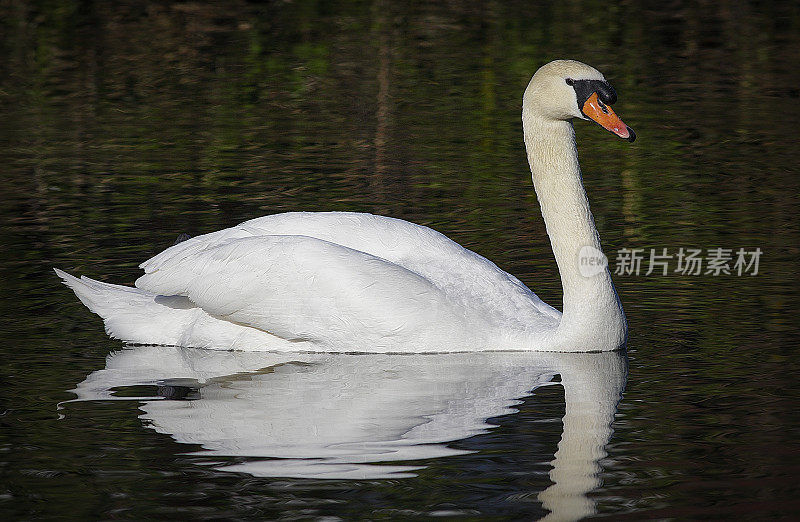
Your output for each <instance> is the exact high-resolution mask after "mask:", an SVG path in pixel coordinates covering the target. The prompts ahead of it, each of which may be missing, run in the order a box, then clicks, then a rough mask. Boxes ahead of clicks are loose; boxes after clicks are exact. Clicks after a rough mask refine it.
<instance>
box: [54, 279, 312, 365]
mask: <svg viewBox="0 0 800 522" xmlns="http://www.w3.org/2000/svg"><path fill="white" fill-rule="evenodd" d="M53 270H55V272H56V274H57V275H58V277H60V278H61V279H63V280H64V284H65V285H67V286H68V287H70V288H72V290H73V291H74V292H75V295H77V296H78V299H80V300H81V302H82V303H83V304H85V305H86V307H87V308H88V309H89V310H91V311H92V312H94V313H96V314H97V315H99V316H100V317H102V318H103V322H104V323H105V325H106V332H107V333H108V335H110V336H111V337H113V338H115V339H120V340H123V341H127V342H129V343H138V344H162V345H169V346H193V347H196V348H212V349H217V350H283V351H285V350H302V349H305V348H306V347H305V346H301V345H300V344H298V343H293V342H290V341H286V340H285V339H281V338H279V337H275V336H274V335H272V334H270V333H268V332H265V331H263V330H258V329H255V328H249V327H246V326H243V325H239V324H236V323H232V322H230V321H225V320H221V319H218V318H216V317H212V316H210V315H208V314H207V313H205V312H204V311H203V310H202V309H201V308H200V307H198V306H197V305H196V304H194V303H193V302H192V301H190V300H189V299H188V298H186V297H183V296H180V295H156V294H153V293H151V292H147V291H145V290H142V289H141V288H133V287H130V286H121V285H112V284H109V283H102V282H100V281H95V280H94V279H89V278H88V277H86V276H82V277H81V278H80V279H78V278H77V277H74V276H71V275H69V274H68V273H66V272H64V271H63V270H59V269H58V268H54V269H53Z"/></svg>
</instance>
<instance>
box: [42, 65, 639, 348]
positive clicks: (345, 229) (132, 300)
mask: <svg viewBox="0 0 800 522" xmlns="http://www.w3.org/2000/svg"><path fill="white" fill-rule="evenodd" d="M565 78H587V79H590V80H593V81H597V80H598V78H600V79H602V75H601V74H600V73H599V72H597V71H596V70H594V69H592V68H591V67H589V66H587V65H584V64H581V63H579V62H571V61H557V62H551V63H550V64H548V65H546V66H544V67H542V68H541V69H540V70H539V71H538V72H537V73H536V75H534V77H533V79H532V80H531V83H530V85H529V86H528V89H527V90H526V94H525V98H524V102H523V127H524V131H525V141H526V146H527V149H528V156H529V161H530V164H531V169H532V171H533V180H534V185H535V187H536V190H537V194H538V195H539V198H540V201H541V203H542V213H543V215H544V218H545V222H546V224H547V230H548V234H549V235H550V238H551V243H552V245H553V249H554V252H555V255H556V261H557V263H558V265H559V271H560V273H561V277H562V282H563V284H564V316H563V317H562V314H561V313H560V312H559V311H557V310H556V309H554V308H553V307H551V306H549V305H547V304H546V303H544V302H543V301H542V300H541V299H539V298H538V297H537V296H536V295H535V294H534V293H533V292H531V291H530V290H529V289H528V288H527V287H526V286H525V285H523V284H522V283H521V282H520V281H519V280H518V279H517V278H515V277H514V276H512V275H510V274H508V273H506V272H504V271H502V270H500V269H499V268H498V267H497V266H496V265H495V264H494V263H492V262H490V261H488V260H487V259H485V258H483V257H481V256H480V255H478V254H476V253H474V252H472V251H470V250H467V249H465V248H463V247H461V246H460V245H458V244H457V243H455V242H453V241H451V240H450V239H448V238H447V237H445V236H444V235H442V234H440V233H438V232H436V231H434V230H432V229H430V228H427V227H424V226H420V225H416V224H413V223H409V222H407V221H402V220H399V219H393V218H389V217H382V216H374V215H371V214H358V213H343V212H322V213H307V212H300V213H287V214H277V215H272V216H266V217H262V218H258V219H254V220H251V221H247V222H245V223H242V224H241V225H238V226H236V227H232V228H228V229H225V230H221V231H218V232H213V233H210V234H206V235H202V236H198V237H195V238H191V239H189V240H187V241H184V242H182V243H179V244H177V245H175V246H173V247H171V248H168V249H167V250H165V251H164V252H162V253H160V254H158V255H157V256H155V257H153V258H152V259H150V260H148V261H146V262H144V263H142V265H141V268H143V269H144V271H145V275H143V276H142V277H140V278H139V279H138V280H137V281H136V288H129V287H123V286H117V285H110V284H106V283H99V282H97V281H93V280H91V279H88V278H85V277H83V278H81V279H77V278H75V277H73V276H70V275H69V274H66V273H64V272H62V271H60V270H56V272H57V273H58V275H59V276H60V277H62V278H63V280H64V282H65V283H66V284H67V285H68V286H70V287H71V288H72V289H73V290H74V291H75V293H76V294H77V295H78V297H79V298H80V299H81V301H82V302H83V303H84V304H85V305H86V306H87V307H88V308H89V309H90V310H92V311H93V312H95V313H97V314H99V315H100V316H101V317H103V319H104V321H105V324H106V331H107V332H108V333H109V334H110V335H111V336H113V337H116V338H119V339H122V340H125V341H130V342H134V343H147V344H165V345H180V346H193V347H202V348H214V349H240V350H277V351H297V350H308V351H345V352H440V351H477V350H545V351H593V350H613V349H615V348H618V347H619V346H620V344H621V343H623V342H624V339H625V330H626V329H625V319H624V315H623V314H622V308H621V306H620V305H619V300H618V298H617V295H616V292H615V290H614V287H613V284H612V283H611V279H610V275H609V273H608V270H607V269H606V270H603V271H601V272H600V273H598V274H592V275H591V276H586V277H585V276H584V275H582V274H580V273H579V267H578V257H577V256H578V252H579V250H580V248H582V247H585V246H590V247H592V248H595V249H598V250H599V248H600V243H599V237H598V235H597V231H596V229H595V227H594V221H593V219H592V216H591V212H590V211H589V206H588V200H587V199H586V194H585V192H584V190H583V186H582V184H581V176H580V169H579V167H578V163H577V154H576V152H575V142H574V134H573V132H572V126H571V124H570V123H569V121H568V120H569V119H571V118H573V117H581V118H583V115H582V114H581V112H580V110H576V109H575V107H576V105H577V104H576V92H575V91H574V90H573V89H572V87H570V86H569V85H568V84H566V83H565V81H564V79H565Z"/></svg>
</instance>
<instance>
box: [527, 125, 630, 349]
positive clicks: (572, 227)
mask: <svg viewBox="0 0 800 522" xmlns="http://www.w3.org/2000/svg"><path fill="white" fill-rule="evenodd" d="M523 128H524V132H525V147H526V149H527V151H528V161H529V162H530V166H531V172H532V173H533V185H534V188H535V189H536V195H537V197H538V199H539V205H540V206H541V209H542V216H543V217H544V222H545V225H546V227H547V234H548V236H549V237H550V244H551V245H552V248H553V253H554V254H555V258H556V263H557V264H558V270H559V273H560V274H561V283H562V286H563V290H564V301H563V316H562V318H561V323H560V324H559V327H558V331H557V338H558V339H560V340H563V341H564V342H566V343H569V344H571V345H572V346H566V347H565V348H568V349H570V351H572V350H575V349H576V348H577V346H574V345H575V344H581V345H583V348H584V349H589V350H595V349H597V350H609V349H614V348H617V347H619V346H621V345H622V344H623V343H624V341H625V335H626V324H625V315H624V314H623V312H622V306H621V305H620V302H619V298H618V297H617V292H616V291H615V289H614V284H613V283H612V282H611V274H610V273H609V271H608V268H604V269H601V270H595V271H594V272H596V273H592V272H593V270H592V269H591V266H590V265H589V263H591V261H590V260H588V259H587V258H586V256H584V255H582V254H586V253H591V252H602V248H601V246H600V236H599V235H598V233H597V228H596V227H595V224H594V218H593V217H592V212H591V210H590V209H589V200H588V199H587V197H586V191H585V190H584V188H583V182H582V179H581V170H580V166H579V164H578V152H577V149H576V148H575V132H574V130H573V129H572V124H571V123H570V122H568V121H561V120H551V119H545V118H542V117H539V116H537V115H536V114H535V113H532V111H524V110H523ZM581 263H583V266H581ZM589 345H592V346H589ZM594 345H597V346H596V347H595V346H594Z"/></svg>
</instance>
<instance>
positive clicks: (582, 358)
mask: <svg viewBox="0 0 800 522" xmlns="http://www.w3.org/2000/svg"><path fill="white" fill-rule="evenodd" d="M626 369H627V366H626V362H625V357H624V355H622V354H620V353H618V352H611V353H608V352H606V353H561V354H559V353H534V352H505V353H504V352H481V353H449V354H406V355H391V354H362V355H351V354H322V353H318V354H311V353H306V354H303V353H294V354H292V353H263V352H262V353H259V352H219V351H209V350H201V349H192V348H178V347H162V346H139V347H135V348H128V349H124V350H122V351H119V352H116V353H112V354H111V355H109V356H108V358H107V361H106V367H105V368H104V369H102V370H98V371H96V372H94V373H92V374H91V375H89V376H88V377H87V378H86V379H85V380H84V381H83V382H81V383H80V384H79V385H78V386H77V387H76V389H75V390H73V391H74V393H76V394H77V395H78V398H77V399H76V400H78V401H81V400H130V397H119V396H117V395H116V394H115V390H117V389H119V388H120V387H124V386H133V385H155V386H158V387H159V388H158V389H159V394H158V395H156V396H153V397H145V398H142V397H136V400H142V401H143V403H142V405H141V406H140V408H141V410H142V411H143V413H142V414H141V416H140V417H141V419H142V420H143V421H145V423H146V424H147V425H148V426H149V427H151V428H152V429H154V430H155V431H157V432H159V433H164V434H168V435H170V436H171V437H172V438H173V439H175V440H176V441H178V442H181V443H187V444H198V445H200V446H202V450H201V451H200V452H198V454H200V455H204V456H219V457H231V456H235V457H250V459H246V460H245V461H243V462H240V463H237V464H231V465H225V464H221V465H219V463H217V465H216V469H220V470H225V471H236V472H244V473H249V474H251V475H254V476H261V477H312V478H336V479H377V478H389V477H391V478H398V477H410V476H414V473H413V471H414V470H415V469H419V466H411V465H408V464H403V463H402V462H403V461H412V460H413V461H416V460H420V459H430V458H439V457H446V456H451V455H459V454H463V453H467V451H464V450H459V449H454V448H451V447H448V443H450V442H453V441H456V440H461V439H465V438H467V437H471V436H474V435H478V434H481V433H485V432H487V431H488V430H489V429H490V428H491V427H492V425H490V424H488V423H487V422H486V421H487V419H489V418H492V417H496V416H499V415H504V414H509V413H513V412H515V411H516V410H515V409H514V406H515V405H517V404H519V403H520V402H521V401H520V398H523V397H525V396H528V395H530V394H531V392H532V390H534V389H536V388H538V387H540V386H545V385H548V384H552V383H553V379H554V376H555V375H557V374H558V375H560V377H561V384H562V385H563V386H564V391H565V401H566V413H565V415H564V419H563V421H564V432H563V435H562V438H561V441H560V443H559V445H558V451H557V452H556V454H555V460H554V461H553V462H552V464H553V469H552V471H551V473H550V477H551V479H552V481H553V485H552V486H550V487H549V488H548V489H546V490H545V491H543V492H542V493H541V494H540V496H539V500H540V501H541V502H542V504H543V505H544V507H546V508H547V509H549V510H550V511H551V512H552V514H553V515H556V518H559V519H563V518H566V519H572V518H580V517H581V516H585V515H587V514H591V513H593V512H594V505H593V503H592V502H591V501H590V500H589V499H587V498H586V496H585V494H586V493H587V492H589V491H591V490H593V489H594V488H596V487H597V486H598V485H599V478H598V474H599V471H600V466H599V464H598V460H599V459H600V458H602V457H604V456H605V451H604V446H605V445H606V443H607V442H608V440H609V438H610V436H611V426H610V425H611V422H612V421H613V418H614V413H615V411H616V405H617V402H618V401H619V398H620V395H621V393H622V389H623V386H624V383H625V379H626ZM164 398H185V399H194V400H164ZM378 463H381V464H378ZM385 463H397V464H394V465H388V464H385Z"/></svg>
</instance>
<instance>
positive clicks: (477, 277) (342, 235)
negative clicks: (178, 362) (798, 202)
mask: <svg viewBox="0 0 800 522" xmlns="http://www.w3.org/2000/svg"><path fill="white" fill-rule="evenodd" d="M267 243H269V247H268V248H266V250H264V248H265V245H266V244H267ZM317 243H319V244H317ZM278 244H280V246H279V247H278V246H276V245H278ZM301 244H302V245H303V249H304V251H303V253H302V254H300V255H298V254H297V252H296V249H297V247H298V246H299V245H301ZM220 249H224V250H225V254H224V256H232V255H233V256H234V257H236V256H237V255H238V256H241V255H243V254H247V253H248V251H249V252H250V253H251V254H253V253H255V258H258V256H259V255H261V256H262V260H261V262H260V263H259V266H256V267H253V262H254V261H253V258H254V255H250V256H249V258H250V260H249V261H248V263H249V267H250V270H251V271H252V270H260V271H262V272H263V273H267V272H269V271H270V270H272V271H275V270H278V269H277V268H276V264H277V263H282V262H283V261H282V260H281V257H285V258H286V259H292V261H291V262H292V263H301V264H303V265H304V267H305V268H306V271H305V273H297V275H292V274H293V272H290V271H285V272H284V271H283V270H278V271H280V272H284V275H283V276H282V277H284V278H287V277H288V278H291V277H313V276H309V271H311V272H314V273H318V274H319V275H321V276H322V274H323V272H324V278H341V279H342V280H347V281H348V284H349V285H350V286H351V287H352V286H354V285H362V286H363V285H370V286H372V285H373V284H374V289H375V291H378V292H382V293H383V295H381V296H380V299H381V301H382V302H383V304H384V305H387V306H389V308H391V306H390V305H389V303H391V302H396V303H398V304H400V303H402V302H404V301H405V302H407V303H408V306H409V307H413V306H415V305H414V304H413V299H414V296H413V295H411V294H412V293H414V292H417V293H419V292H422V289H423V288H425V284H426V283H427V284H429V285H430V287H429V288H428V289H427V290H426V293H428V294H431V295H434V294H435V298H434V297H431V298H432V299H434V300H435V301H436V303H437V304H436V305H435V307H436V308H437V309H439V308H440V304H441V303H445V304H444V305H443V306H445V307H446V308H448V314H449V315H448V317H451V318H454V320H455V321H456V322H457V323H466V326H467V327H469V326H470V324H471V323H475V324H474V325H473V327H475V328H480V329H482V330H485V329H486V328H488V329H492V330H502V331H512V332H532V331H536V330H537V329H541V328H549V327H552V326H554V325H555V324H557V322H558V319H559V317H560V313H559V312H558V311H556V310H555V309H553V308H552V307H550V306H549V305H547V304H545V303H544V302H542V301H541V300H540V299H539V298H538V297H537V296H536V295H535V294H534V293H533V292H531V291H530V290H529V289H528V288H527V287H526V286H525V285H523V284H522V283H521V282H520V281H519V280H518V279H516V278H515V277H513V276H511V275H510V274H508V273H506V272H504V271H503V270H500V269H499V268H498V267H497V266H496V265H495V264H494V263H492V262H490V261H488V260H487V259H485V258H484V257H482V256H480V255H478V254H476V253H474V252H472V251H470V250H467V249H465V248H463V247H462V246H460V245H458V244H457V243H455V242H454V241H451V240H450V239H448V238H447V237H446V236H444V235H443V234H440V233H438V232H436V231H434V230H432V229H430V228H428V227H424V226H420V225H415V224H412V223H409V222H407V221H403V220H399V219H394V218H389V217H383V216H375V215H372V214H362V213H346V212H319V213H317V212H298V213H285V214H276V215H271V216H265V217H261V218H257V219H253V220H251V221H247V222H245V223H242V224H241V225H238V226H236V227H232V228H229V229H225V230H221V231H218V232H214V233H211V234H206V235H203V236H197V237H195V238H192V239H189V240H187V241H184V242H182V243H179V244H177V245H175V246H173V247H171V248H168V249H167V250H165V251H164V252H162V253H160V254H158V255H157V256H155V257H153V258H152V259H150V260H148V261H146V262H144V263H142V265H141V267H142V268H143V269H144V270H145V272H146V275H145V276H143V277H142V278H140V279H139V281H137V286H138V287H140V288H143V289H145V290H148V291H151V292H154V293H160V294H175V293H176V294H182V295H187V290H188V289H189V287H188V286H187V285H191V282H190V281H189V280H188V279H187V270H186V267H188V266H197V265H198V263H199V264H201V265H202V264H204V263H209V262H210V261H209V259H210V256H212V254H211V253H212V252H215V251H219V250H220ZM232 249H233V250H236V251H237V254H235V255H234V254H232V253H231V252H230V251H231V250H232ZM259 249H261V250H259ZM287 249H291V255H289V254H288V253H287V252H288V250H287ZM323 251H324V253H325V254H324V255H325V257H322V256H323ZM258 252H263V254H259V253H258ZM334 254H335V255H334ZM362 254H366V255H367V257H365V256H364V255H362ZM224 256H222V258H221V256H220V254H219V252H217V253H216V254H213V257H214V262H215V263H221V262H225V261H224V259H223V258H224ZM316 257H319V259H314V258H316ZM331 263H334V264H335V266H332V265H331ZM366 265H370V268H369V270H368V271H367V272H364V273H361V272H360V271H362V269H363V268H364V267H365V266H366ZM179 267H180V268H179ZM218 272H219V273H225V274H228V276H229V277H230V276H231V273H232V267H231V266H227V267H225V270H224V271H221V270H220V271H218ZM354 273H356V274H358V275H357V277H352V276H353V274H354ZM176 274H177V275H176ZM192 277H195V278H197V277H206V278H207V277H208V274H203V275H202V276H200V275H199V274H195V275H191V274H189V275H188V278H189V279H191V278H192ZM233 277H234V278H235V277H236V276H235V275H234V276H233ZM239 277H241V276H239ZM398 277H399V278H400V279H401V284H397V283H398ZM181 278H183V279H181ZM403 278H405V279H403ZM384 280H385V281H384ZM390 281H391V282H392V284H382V283H384V282H387V283H388V282H390ZM402 281H405V284H402ZM284 283H291V281H289V282H287V281H282V283H281V284H284ZM290 286H291V285H290ZM304 288H306V289H308V287H307V285H306V286H304ZM338 289H339V290H341V285H339V288H338ZM316 290H317V291H319V292H320V293H321V294H324V293H325V292H328V291H333V289H332V288H329V287H328V286H326V285H324V284H320V285H319V286H318V287H317V288H316ZM351 290H353V291H355V289H353V288H351ZM284 291H285V289H284ZM358 294H359V296H360V297H359V299H362V300H363V298H364V296H365V295H366V294H369V290H367V291H366V293H365V292H364V291H362V289H358ZM317 297H319V298H324V297H325V295H318V296H317ZM372 297H377V296H374V295H373V296H372ZM294 298H296V296H293V295H283V299H285V300H287V301H291V300H292V299H294ZM339 298H341V296H339ZM354 299H355V297H354ZM409 299H410V300H411V301H409ZM312 300H314V299H313V298H312ZM373 305H375V303H371V302H370V301H369V300H367V302H366V303H364V304H363V306H366V307H370V306H373ZM420 311H421V312H422V313H425V310H424V308H421V309H420ZM320 319H321V318H320ZM421 319H423V318H421ZM425 322H430V321H424V319H423V320H422V321H421V323H420V324H422V323H425ZM432 326H434V327H435V325H432ZM443 326H445V327H447V326H454V325H443ZM412 327H413V325H412Z"/></svg>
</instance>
